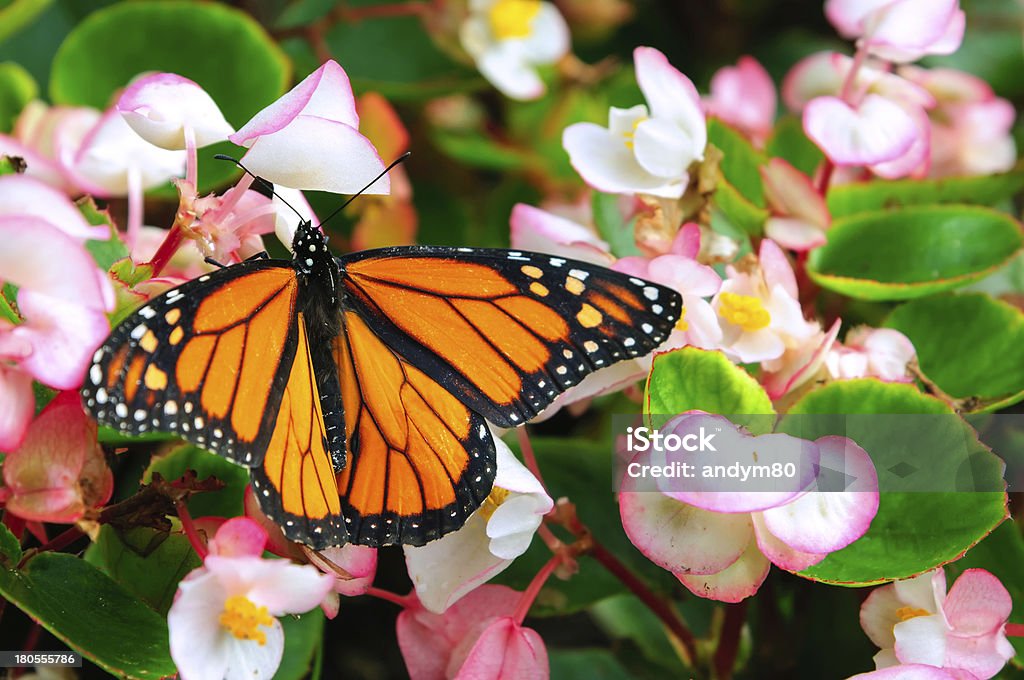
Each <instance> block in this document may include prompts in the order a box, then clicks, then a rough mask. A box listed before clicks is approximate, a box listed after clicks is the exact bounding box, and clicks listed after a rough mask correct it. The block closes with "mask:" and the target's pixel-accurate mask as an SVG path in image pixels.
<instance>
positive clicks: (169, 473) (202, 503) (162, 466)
mask: <svg viewBox="0 0 1024 680" xmlns="http://www.w3.org/2000/svg"><path fill="white" fill-rule="evenodd" d="M186 470H195V472H196V476H197V478H198V479H206V478H207V477H216V478H217V479H219V480H220V481H222V482H224V485H225V486H224V488H223V489H221V490H220V491H211V492H209V493H197V494H195V495H194V496H192V497H191V498H189V500H188V509H189V512H190V513H191V514H192V516H193V517H205V516H207V515H210V516H213V517H239V516H241V515H242V499H243V494H244V492H245V486H246V484H248V483H249V471H248V470H246V469H245V468H244V467H242V466H241V465H235V464H234V463H232V462H231V461H229V460H227V459H226V458H221V457H220V456H218V455H215V454H213V453H210V452H209V451H206V450H204V449H201V448H199V447H198V446H193V445H192V444H183V445H182V446H180V447H178V448H176V449H174V450H173V451H171V452H170V453H168V454H167V455H165V456H161V457H159V458H154V459H153V463H152V464H151V465H150V466H149V469H148V470H147V471H146V474H145V475H144V476H143V479H142V481H143V483H148V482H149V481H150V480H151V479H152V477H153V473H154V472H159V473H160V474H161V475H163V477H164V479H178V478H179V477H181V476H182V475H183V474H184V473H185V471H186Z"/></svg>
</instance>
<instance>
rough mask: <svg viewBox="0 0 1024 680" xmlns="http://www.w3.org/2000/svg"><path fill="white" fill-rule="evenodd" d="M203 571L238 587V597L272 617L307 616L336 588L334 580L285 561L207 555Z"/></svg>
mask: <svg viewBox="0 0 1024 680" xmlns="http://www.w3.org/2000/svg"><path fill="white" fill-rule="evenodd" d="M204 567H205V568H206V569H208V570H209V571H210V573H213V574H216V575H217V577H218V578H220V579H222V580H224V581H225V582H227V583H232V584H236V589H237V591H238V592H239V593H241V594H245V595H246V596H247V597H248V598H249V599H251V600H252V601H253V602H254V603H255V604H258V605H262V606H264V607H266V608H267V609H268V610H269V611H270V614H271V615H272V616H281V615H283V614H303V613H305V612H308V611H309V610H310V609H313V608H314V607H316V606H317V605H318V604H320V602H321V600H323V599H324V597H325V596H326V595H327V593H329V592H330V591H331V588H333V586H334V578H333V577H332V576H330V575H328V574H322V573H320V572H319V571H318V570H317V569H316V568H315V567H313V566H310V565H308V564H301V565H300V564H293V563H291V562H288V561H286V560H265V559H262V558H259V557H220V556H218V555H208V556H207V557H206V561H205V562H204ZM232 594H234V593H232Z"/></svg>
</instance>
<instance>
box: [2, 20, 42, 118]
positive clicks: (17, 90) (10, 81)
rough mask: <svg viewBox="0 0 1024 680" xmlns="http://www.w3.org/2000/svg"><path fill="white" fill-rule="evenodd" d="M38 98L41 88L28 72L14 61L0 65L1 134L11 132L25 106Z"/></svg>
mask: <svg viewBox="0 0 1024 680" xmlns="http://www.w3.org/2000/svg"><path fill="white" fill-rule="evenodd" d="M2 12H3V10H0V14H2ZM2 21H3V19H2V18H0V22H2ZM2 30H3V29H0V31H2ZM37 96H39V87H38V86H37V85H36V81H35V79H33V78H32V76H31V75H29V72H28V71H26V70H25V69H24V68H22V67H21V65H20V64H17V63H15V62H13V61H5V62H3V63H0V132H7V131H9V130H10V129H11V128H12V127H13V126H14V119H15V118H17V116H18V114H19V113H21V110H22V109H23V108H24V107H25V104H28V103H29V102H30V101H32V100H33V99H35V98H36V97H37Z"/></svg>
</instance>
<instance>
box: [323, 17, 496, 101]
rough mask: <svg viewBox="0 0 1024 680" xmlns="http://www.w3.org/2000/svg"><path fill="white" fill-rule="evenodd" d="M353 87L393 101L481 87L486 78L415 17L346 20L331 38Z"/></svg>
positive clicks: (329, 42) (334, 53) (335, 54)
mask: <svg viewBox="0 0 1024 680" xmlns="http://www.w3.org/2000/svg"><path fill="white" fill-rule="evenodd" d="M325 37H326V40H327V45H328V46H329V47H330V50H331V55H332V56H333V57H334V58H335V59H337V60H338V62H339V63H341V64H344V65H345V71H346V72H347V73H348V77H349V78H350V79H351V81H352V87H353V88H354V89H356V90H358V91H359V92H364V91H367V90H374V91H376V92H380V93H381V94H382V95H384V96H385V97H387V98H388V99H394V100H422V99H427V98H430V97H435V96H441V95H450V94H455V93H456V92H460V91H466V90H468V89H471V88H476V87H478V86H479V85H480V84H482V80H481V79H480V77H479V76H478V75H477V74H476V73H475V72H474V71H472V70H470V69H469V68H467V67H465V66H462V65H461V64H457V63H456V62H454V61H453V60H452V59H451V58H450V57H449V56H448V55H447V54H445V53H444V52H442V51H441V50H440V49H438V47H437V46H436V45H435V44H434V43H433V41H432V40H431V39H430V36H429V35H428V34H427V32H426V30H425V29H424V27H423V23H422V22H421V21H420V19H418V18H416V17H411V16H405V17H389V18H384V19H366V20H365V21H354V22H347V21H340V22H338V23H336V24H335V25H334V26H333V27H332V28H331V29H330V30H328V31H327V35H326V36H325Z"/></svg>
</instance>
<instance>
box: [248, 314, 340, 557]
mask: <svg viewBox="0 0 1024 680" xmlns="http://www.w3.org/2000/svg"><path fill="white" fill-rule="evenodd" d="M316 356H319V355H317V354H316V353H315V352H314V351H313V350H312V349H311V348H310V346H309V342H308V336H307V333H306V326H305V321H304V319H303V318H302V315H301V314H299V319H298V338H297V341H296V351H295V354H294V358H293V360H292V364H291V367H290V370H289V371H288V374H287V376H288V378H287V382H286V383H285V385H284V388H283V391H282V397H281V405H280V408H279V409H278V411H277V413H276V416H275V419H274V423H273V429H272V430H271V436H270V440H269V442H268V444H267V449H266V453H265V455H264V456H263V460H262V463H261V465H259V466H258V467H254V468H253V469H252V470H251V473H250V474H251V477H252V486H253V492H254V493H255V495H256V498H257V499H258V500H259V503H260V508H261V509H262V510H263V513H264V514H266V515H267V516H268V517H270V518H271V519H272V520H273V521H274V522H275V523H277V524H278V525H280V526H281V528H282V529H283V530H284V534H285V536H286V537H287V538H288V539H289V540H292V541H300V542H302V543H305V544H306V545H309V546H311V547H313V548H314V549H317V550H319V549H322V548H326V547H329V546H336V545H342V544H344V543H345V542H346V541H347V540H348V532H347V531H346V528H345V523H344V521H343V520H342V518H341V505H340V500H339V498H338V487H337V482H336V479H335V469H334V463H333V461H332V456H331V439H332V433H331V432H330V430H329V428H331V427H332V426H335V425H336V426H337V427H339V428H340V427H341V417H340V416H341V414H340V413H330V412H329V413H327V414H326V417H325V413H324V410H323V400H322V398H321V396H322V395H321V391H320V387H319V386H318V382H324V384H325V386H326V388H327V389H328V390H331V391H333V392H334V393H336V392H337V386H336V385H337V380H336V378H335V376H334V367H333V362H332V361H331V359H330V357H329V356H328V355H323V357H324V358H326V362H321V361H318V360H316V359H315V357H316ZM319 376H325V378H324V379H321V380H319V381H318V377H319ZM335 418H336V419H337V423H336V424H335V423H334V419H335Z"/></svg>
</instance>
